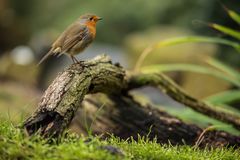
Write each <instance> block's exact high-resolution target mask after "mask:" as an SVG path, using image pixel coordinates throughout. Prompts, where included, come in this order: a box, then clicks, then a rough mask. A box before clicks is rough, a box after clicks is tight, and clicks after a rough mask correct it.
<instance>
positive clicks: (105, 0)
mask: <svg viewBox="0 0 240 160" xmlns="http://www.w3.org/2000/svg"><path fill="white" fill-rule="evenodd" d="M221 4H224V5H226V6H227V7H228V8H231V9H232V10H235V11H239V6H240V1H239V0H221V1H219V0H194V1H193V0H178V1H176V0H168V1H166V0H149V1H146V0H131V1H127V0H112V1H109V0H89V1H84V0H51V1H49V0H0V112H2V113H3V114H5V115H6V116H8V118H9V119H11V120H12V121H17V120H19V119H21V118H23V119H24V118H25V115H26V114H29V113H31V112H32V110H33V108H35V107H36V104H37V102H38V100H39V98H40V97H41V94H42V93H43V91H44V89H46V87H47V86H48V85H49V83H50V82H51V81H52V80H53V79H54V77H55V76H56V74H57V73H58V72H59V71H61V70H62V69H63V68H65V67H66V66H68V65H69V64H71V63H72V62H71V60H70V59H68V57H64V56H62V57H60V58H56V57H52V58H50V59H48V60H47V61H46V62H45V63H43V64H42V65H40V66H39V67H37V66H36V64H37V62H38V61H39V60H40V58H41V57H42V56H43V55H44V54H45V53H46V52H47V51H48V49H49V47H50V45H51V43H52V42H53V41H54V40H55V39H56V38H57V36H58V35H59V34H60V33H61V32H62V31H63V30H64V29H65V28H66V27H67V26H68V25H69V24H71V23H72V22H73V21H75V20H76V19H77V18H78V17H79V16H80V15H82V14H85V13H95V14H97V15H99V16H101V17H103V21H101V22H99V23H98V25H97V37H96V40H95V41H94V43H93V44H92V45H91V46H90V47H89V48H88V49H87V50H85V51H84V52H83V54H80V55H79V56H78V58H79V59H83V60H85V59H89V58H93V57H94V56H95V55H98V54H102V53H106V54H108V55H110V56H111V58H112V59H113V61H114V62H120V64H121V65H123V66H124V67H125V68H126V69H129V70H131V69H132V68H133V66H134V65H135V63H136V61H137V59H138V57H139V56H140V54H141V53H142V51H143V50H144V48H146V47H147V46H148V45H150V44H154V43H156V42H158V41H161V40H163V39H167V38H172V37H179V36H187V35H205V36H215V37H226V38H229V37H227V36H225V35H223V34H222V33H219V32H217V31H215V30H213V29H211V28H210V27H209V26H208V25H207V23H208V22H215V23H218V24H222V25H226V26H229V27H231V28H233V29H239V26H238V25H237V24H236V23H235V22H234V21H232V20H231V19H230V18H229V16H228V15H227V13H226V11H225V10H224V9H223V7H222V5H221ZM206 55H207V56H211V57H215V58H217V59H219V60H221V61H222V62H224V63H225V64H228V65H230V66H232V67H234V68H235V69H237V70H238V68H239V66H240V65H239V59H240V56H239V54H236V51H235V50H233V49H232V48H229V47H226V46H219V45H214V44H199V43H189V44H182V45H177V46H172V47H166V48H162V49H158V50H156V51H154V52H153V53H151V55H149V56H148V57H147V58H146V59H145V60H144V64H143V65H145V66H147V65H151V64H174V63H191V64H203V60H204V57H205V56H206ZM169 75H170V76H171V77H172V78H173V79H174V80H175V81H176V82H177V83H178V84H179V85H181V86H182V87H183V88H184V89H186V90H187V91H188V92H189V93H190V94H191V95H193V96H195V97H197V98H201V99H204V98H206V97H208V96H211V95H213V94H216V93H219V92H222V91H224V90H227V89H229V88H232V86H231V85H230V84H229V83H227V82H225V81H223V80H221V79H217V78H215V77H213V76H211V75H203V74H197V73H189V72H171V73H170V74H169ZM144 93H145V96H147V97H148V98H147V99H150V100H151V101H152V102H153V103H154V104H155V105H156V106H177V108H174V107H173V108H174V111H172V112H173V113H175V112H176V110H178V109H179V108H180V109H182V107H181V105H180V104H177V103H175V102H172V101H171V100H170V99H169V98H168V97H167V96H165V95H164V94H162V93H159V92H158V91H156V90H152V89H150V88H145V90H144ZM146 93H147V94H146ZM138 94H139V97H141V96H142V93H141V91H140V92H139V93H138ZM159 97H160V98H159ZM143 99H145V98H143ZM181 112H182V111H181ZM182 113H183V112H182ZM185 113H186V114H185V115H186V117H190V118H189V119H187V118H186V120H188V121H190V122H192V121H194V120H195V121H198V122H199V123H201V121H200V120H199V119H194V116H191V114H192V112H191V111H188V110H187V111H186V112H185ZM208 123H210V120H209V121H208Z"/></svg>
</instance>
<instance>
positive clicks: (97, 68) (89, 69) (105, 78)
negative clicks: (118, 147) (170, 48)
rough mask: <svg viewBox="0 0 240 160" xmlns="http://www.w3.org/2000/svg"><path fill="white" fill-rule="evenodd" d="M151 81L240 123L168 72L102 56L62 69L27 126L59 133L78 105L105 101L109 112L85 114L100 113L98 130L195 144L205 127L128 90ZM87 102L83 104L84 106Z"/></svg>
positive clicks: (215, 134) (233, 139)
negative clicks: (129, 71) (135, 68)
mask: <svg viewBox="0 0 240 160" xmlns="http://www.w3.org/2000/svg"><path fill="white" fill-rule="evenodd" d="M147 85H151V86H154V87H157V88H159V89H161V90H163V91H164V92H165V93H166V94H167V95H169V96H170V97H172V98H173V99H175V100H176V101H178V102H180V103H183V104H185V105H188V106H190V107H191V108H192V109H194V110H196V111H198V112H201V113H203V114H206V115H209V116H211V117H212V118H216V119H219V120H222V121H224V122H227V123H230V124H233V125H234V126H235V127H236V128H239V126H240V125H239V117H237V116H235V115H232V114H230V113H225V112H221V111H218V110H216V109H213V108H212V107H211V106H209V105H207V104H205V103H203V102H201V101H199V100H196V99H194V98H192V97H191V96H189V95H187V94H186V93H184V92H183V91H182V90H181V89H179V87H178V86H177V85H176V84H175V83H173V82H172V81H170V80H169V79H167V78H166V77H165V76H163V75H160V76H159V75H158V74H152V75H151V74H147V75H142V74H139V75H128V76H127V75H126V74H125V71H124V70H123V68H122V67H121V66H119V64H112V62H111V60H110V58H109V57H107V56H105V55H101V56H98V57H96V58H94V59H93V60H90V61H86V62H81V63H79V64H73V65H71V66H70V67H69V68H68V69H66V70H65V71H63V72H62V73H60V74H59V75H58V76H57V78H56V79H55V80H54V81H53V82H52V84H51V85H50V86H49V87H48V89H47V90H46V91H45V93H44V95H43V97H42V99H41V101H40V103H39V105H38V109H37V110H36V111H35V112H34V113H33V115H32V116H30V117H29V118H28V119H27V120H26V121H25V122H24V127H25V129H26V131H27V132H28V133H29V134H30V135H31V134H33V133H35V132H38V133H40V134H41V135H43V136H45V137H49V136H54V137H55V136H59V135H61V134H62V133H63V131H64V129H66V128H67V126H68V125H69V124H70V123H71V121H72V119H73V117H74V116H75V114H76V112H77V110H78V108H80V110H79V111H80V113H81V114H82V113H84V112H85V111H89V110H88V109H89V108H87V107H90V106H93V107H90V109H91V108H92V109H93V110H94V108H95V111H96V109H97V108H99V107H100V106H103V107H102V108H103V110H102V111H103V112H104V114H103V115H104V116H100V117H99V116H97V115H98V114H95V112H89V114H86V116H85V120H86V121H88V120H91V121H93V120H94V118H93V117H94V115H96V116H97V118H96V117H95V119H96V121H95V120H94V121H95V123H94V124H100V125H99V126H93V125H92V127H91V130H92V131H93V133H98V134H102V133H105V132H109V133H114V134H115V135H117V136H119V137H121V138H128V137H129V136H133V137H135V138H136V136H137V135H138V134H139V135H141V136H146V135H148V136H150V138H154V137H156V138H157V140H158V142H162V143H168V142H171V143H172V144H184V143H185V144H190V145H193V144H194V143H195V142H196V140H197V139H198V137H199V136H200V135H201V133H202V132H203V130H202V129H201V128H199V127H197V126H196V125H192V124H186V123H184V122H183V121H181V120H179V119H178V118H176V117H173V116H171V115H169V114H167V113H165V112H163V111H160V110H158V109H155V108H153V107H152V106H151V105H148V106H142V105H141V104H140V103H138V102H137V101H136V100H134V99H133V98H132V97H131V96H129V95H128V91H129V90H131V89H134V88H138V87H142V86H147ZM99 92H100V93H104V94H106V95H108V96H105V98H101V96H93V98H90V99H91V100H90V101H89V99H88V100H84V101H83V99H84V97H85V95H87V94H93V93H99ZM86 102H88V103H86ZM90 103H92V105H90ZM81 104H82V106H83V107H80V106H81ZM100 104H101V105H100ZM199 107H200V109H199ZM210 111H211V114H209V112H210ZM229 116H230V117H232V119H231V118H229ZM82 118H83V116H82V115H80V116H76V119H77V121H75V122H77V123H78V124H79V126H82V131H85V132H86V126H85V128H84V125H85V124H87V123H85V121H84V119H82ZM204 135H205V138H204V139H202V140H201V142H202V143H201V144H204V141H209V142H208V144H212V145H213V146H216V144H217V143H219V140H222V141H221V143H220V145H221V146H225V145H227V144H228V145H235V146H239V144H240V138H239V137H237V136H233V135H230V134H228V133H226V132H220V131H209V132H206V133H205V134H204ZM209 137H211V138H209ZM210 141H211V143H210ZM205 144H206V143H205Z"/></svg>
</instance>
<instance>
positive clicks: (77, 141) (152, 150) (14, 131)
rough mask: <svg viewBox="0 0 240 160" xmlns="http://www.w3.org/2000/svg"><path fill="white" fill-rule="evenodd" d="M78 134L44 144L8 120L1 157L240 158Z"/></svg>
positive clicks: (0, 138) (0, 131)
mask: <svg viewBox="0 0 240 160" xmlns="http://www.w3.org/2000/svg"><path fill="white" fill-rule="evenodd" d="M87 139H89V137H85V138H84V137H79V136H77V135H75V134H66V136H65V137H64V138H61V139H60V140H59V142H53V143H51V144H49V143H47V141H46V140H44V139H43V138H41V137H39V136H37V135H35V136H32V137H28V136H26V135H25V134H24V132H23V131H22V130H20V129H18V128H16V127H14V126H13V125H12V124H11V123H10V122H9V121H1V122H0V159H1V160H12V159H16V160H22V159H24V160H25V159H26V160H28V159H51V160H55V159H56V160H58V159H72V160H74V159H84V160H88V159H89V160H95V159H96V160H101V159H102V160H115V159H119V160H120V159H126V160H128V159H136V160H141V159H145V160H149V159H152V160H153V159H156V160H157V159H164V160H165V159H166V160H182V159H184V160H186V159H194V160H195V159H202V160H204V159H209V160H211V159H214V160H215V159H226V160H231V159H232V160H233V159H240V152H239V150H234V149H232V148H229V149H226V148H221V149H201V150H200V149H194V148H193V147H189V146H171V145H170V144H169V145H160V144H158V143H156V141H149V140H148V139H146V138H141V137H139V140H138V142H137V141H134V140H132V139H131V138H130V139H129V141H123V140H120V139H118V138H116V137H114V136H111V138H109V139H107V140H100V138H99V137H91V141H90V142H89V141H88V142H86V140H87ZM103 146H114V147H115V148H118V150H120V151H121V152H122V153H123V155H121V154H113V153H111V152H110V151H108V150H106V149H103Z"/></svg>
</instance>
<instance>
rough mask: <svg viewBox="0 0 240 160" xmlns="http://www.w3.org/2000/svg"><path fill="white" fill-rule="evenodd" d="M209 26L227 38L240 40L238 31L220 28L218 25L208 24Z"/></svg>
mask: <svg viewBox="0 0 240 160" xmlns="http://www.w3.org/2000/svg"><path fill="white" fill-rule="evenodd" d="M210 26H211V27H212V28H214V29H216V30H218V31H220V32H222V33H225V34H227V35H229V36H232V37H233V38H237V39H239V40H240V32H239V31H236V30H233V29H231V28H228V27H225V26H222V25H219V24H210Z"/></svg>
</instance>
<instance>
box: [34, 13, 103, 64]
mask: <svg viewBox="0 0 240 160" xmlns="http://www.w3.org/2000/svg"><path fill="white" fill-rule="evenodd" d="M99 20H102V18H101V17H99V16H97V15H95V14H84V15H82V16H80V17H79V18H78V19H77V20H76V21H75V22H74V23H72V24H71V25H69V26H68V27H67V28H66V29H65V30H64V31H63V32H62V34H60V36H59V37H58V38H57V39H56V41H55V42H54V43H53V44H52V45H51V48H50V50H49V51H48V53H47V54H46V55H45V56H43V58H42V59H41V60H40V61H39V63H38V65H40V64H41V63H42V62H43V61H45V60H46V59H47V58H49V57H50V56H52V55H53V56H56V55H57V56H61V55H62V54H66V55H68V56H69V57H70V58H71V59H72V61H73V63H79V61H78V60H77V58H76V57H74V55H76V54H78V53H80V52H82V51H83V50H84V49H85V48H87V47H88V46H89V44H91V43H92V41H93V40H94V39H95V37H96V24H97V22H98V21H99Z"/></svg>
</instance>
